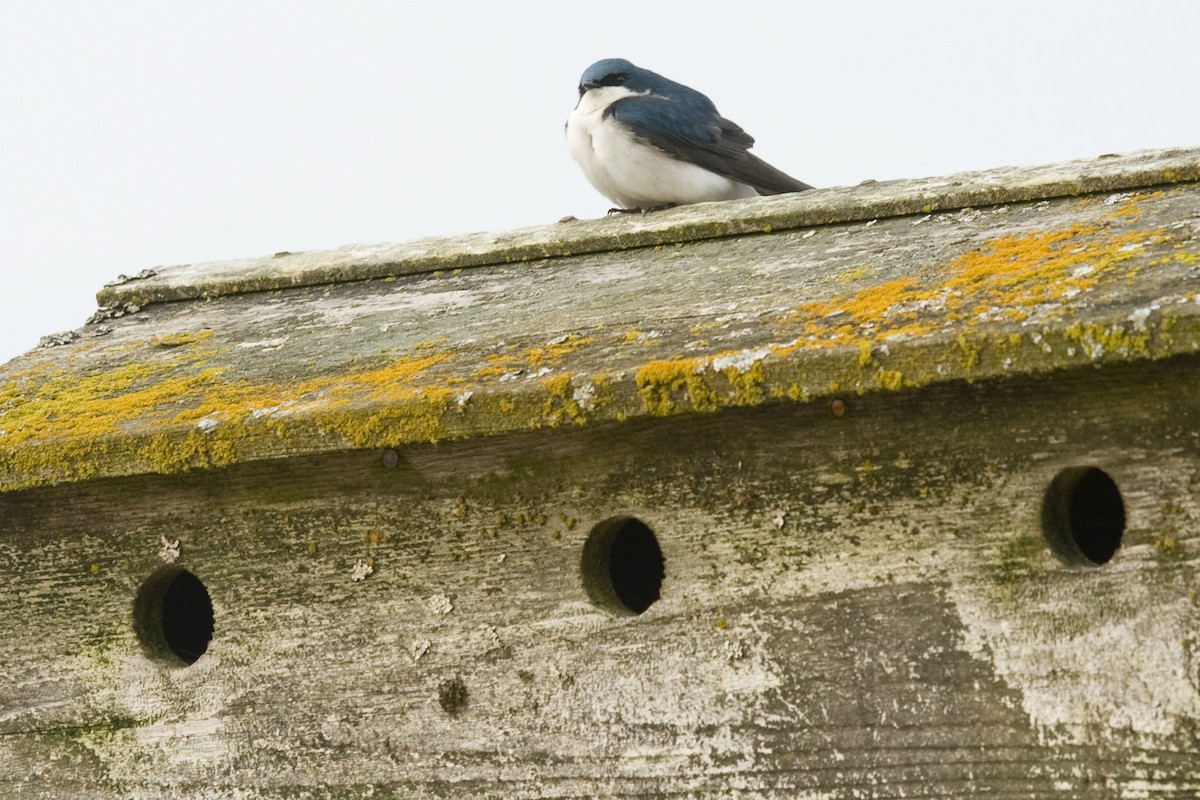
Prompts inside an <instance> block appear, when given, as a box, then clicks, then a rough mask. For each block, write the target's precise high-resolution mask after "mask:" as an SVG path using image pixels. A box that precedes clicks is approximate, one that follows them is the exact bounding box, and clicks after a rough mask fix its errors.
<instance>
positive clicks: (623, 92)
mask: <svg viewBox="0 0 1200 800" xmlns="http://www.w3.org/2000/svg"><path fill="white" fill-rule="evenodd" d="M634 94H636V92H632V91H630V90H629V89H627V88H625V87H623V86H603V87H600V88H597V89H589V90H588V91H586V92H584V94H583V96H582V97H580V98H579V104H578V105H576V106H575V110H574V111H572V112H571V115H570V116H569V117H567V148H568V149H569V150H570V151H571V157H572V158H574V159H575V161H576V162H577V163H578V164H579V166H580V168H582V169H583V174H584V175H585V176H586V177H587V179H588V181H589V182H591V184H592V186H595V187H596V189H597V190H599V192H600V193H601V194H603V195H604V196H605V197H607V198H608V199H609V200H612V201H613V202H614V203H616V204H617V205H618V206H621V207H622V208H652V207H655V206H662V205H669V204H684V203H703V202H707V201H710V200H731V199H733V198H736V197H753V196H755V195H756V194H757V192H755V191H754V189H753V188H751V187H749V186H747V185H746V184H744V183H739V182H737V181H733V180H730V179H729V178H725V177H723V176H721V175H717V174H716V173H713V172H709V171H708V170H706V169H704V168H702V167H698V166H696V165H695V164H690V163H688V162H686V161H680V160H679V159H676V158H672V157H671V156H668V155H667V154H666V153H664V152H662V151H661V150H659V149H658V148H656V147H653V146H651V145H649V144H647V143H645V142H643V141H641V140H639V139H638V138H637V137H635V136H634V135H633V134H632V133H631V132H630V131H629V130H628V129H627V128H625V127H623V126H622V125H620V124H619V123H617V122H616V121H615V120H613V119H611V118H610V119H605V118H604V110H605V109H606V108H608V107H609V106H610V105H612V104H613V103H615V102H616V101H617V100H620V99H621V98H623V97H630V96H632V95H634Z"/></svg>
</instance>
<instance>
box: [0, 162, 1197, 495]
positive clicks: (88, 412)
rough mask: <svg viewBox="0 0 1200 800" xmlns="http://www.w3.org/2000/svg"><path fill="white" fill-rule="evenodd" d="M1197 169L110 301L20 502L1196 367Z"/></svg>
mask: <svg viewBox="0 0 1200 800" xmlns="http://www.w3.org/2000/svg"><path fill="white" fill-rule="evenodd" d="M1198 180H1200V149H1186V150H1170V151H1153V152H1143V153H1137V154H1133V155H1129V156H1105V157H1101V158H1099V159H1095V160H1090V161H1078V162H1070V163H1065V164H1057V165H1052V166H1047V167H1036V168H1020V169H1014V168H1007V169H997V170H990V171H985V172H977V173H966V174H962V175H957V176H951V177H948V178H937V179H926V180H904V181H892V182H886V183H870V184H865V185H861V186H856V187H850V188H836V189H823V190H817V191H813V192H805V193H803V194H797V195H781V196H777V197H770V198H754V199H749V200H741V201H733V202H728V203H719V204H705V205H698V206H690V207H685V208H679V209H674V210H670V211H663V212H658V213H654V214H650V215H646V216H632V215H631V216H620V217H612V218H605V219H599V220H593V221H575V220H570V221H564V222H560V223H558V224H555V225H548V226H542V227H536V228H528V229H524V230H518V231H513V232H509V233H503V234H472V235H465V236H460V237H447V238H436V239H425V240H419V241H415V242H410V243H407V244H400V245H372V246H350V247H344V248H341V249H338V250H333V251H328V252H312V253H277V254H275V255H273V256H268V257H263V258H256V259H247V260H241V261H229V262H218V263H210V264H197V265H187V266H181V267H171V268H166V269H159V270H157V271H156V272H154V273H153V274H151V272H150V271H147V273H144V274H143V275H142V276H138V277H135V278H133V279H127V280H125V281H124V282H121V283H117V284H114V285H111V286H108V287H106V288H104V289H103V290H102V291H101V292H100V293H99V296H98V297H99V300H100V302H101V304H102V306H103V307H102V309H101V311H100V312H99V313H97V315H96V316H95V317H93V319H92V320H90V321H89V322H88V324H86V325H85V326H84V327H82V328H81V329H79V330H78V331H75V332H71V333H68V334H60V335H57V336H54V337H47V340H46V341H45V343H44V344H45V345H46V346H43V347H41V348H39V349H36V350H34V351H32V352H30V353H28V354H26V355H24V356H22V357H20V358H18V359H15V360H13V361H11V362H9V363H8V364H6V365H4V366H3V367H0V491H2V490H14V489H20V488H26V487H32V486H38V485H48V484H55V483H61V482H69V481H78V480H85V479H90V478H94V477H106V476H118V475H129V474H139V473H154V472H157V473H172V472H179V471H183V470H188V469H192V468H197V467H210V466H216V467H220V466H226V465H230V464H234V463H239V462H248V461H254V460H261V459H273V458H280V457H286V456H292V455H300V454H313V453H320V452H329V451H337V450H344V449H353V448H365V447H390V446H397V445H402V444H407V443H417V442H436V441H440V440H447V439H454V438H462V437H472V436H489V435H495V434H502V433H507V432H514V431H521V430H528V429H536V428H543V427H553V426H560V425H590V424H595V423H602V422H611V421H622V420H627V419H631V418H635V417H652V416H661V415H671V414H680V413H691V412H710V411H715V410H718V409H721V408H724V407H730V406H753V405H760V404H766V403H802V402H810V401H813V400H815V399H818V398H828V397H837V396H840V395H845V394H847V393H863V392H876V391H881V392H893V391H902V390H905V389H909V388H913V387H920V386H926V385H930V384H934V383H939V382H946V381H961V380H979V379H984V378H994V377H1001V376H1015V375H1020V374H1027V373H1043V372H1047V371H1053V370H1066V369H1075V368H1080V367H1087V366H1089V365H1093V364H1095V365H1103V364H1110V363H1113V362H1126V361H1136V360H1144V359H1158V358H1164V357H1169V356H1173V355H1176V354H1182V353H1191V352H1195V351H1197V350H1198V349H1200V188H1198V187H1197V181H1198Z"/></svg>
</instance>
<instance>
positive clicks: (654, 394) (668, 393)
mask: <svg viewBox="0 0 1200 800" xmlns="http://www.w3.org/2000/svg"><path fill="white" fill-rule="evenodd" d="M707 364H708V360H707V359H703V358H680V359H672V360H658V361H650V362H648V363H647V364H645V365H644V366H643V367H642V368H641V369H639V370H638V371H637V374H636V375H635V376H634V383H636V384H637V387H638V393H639V394H641V396H642V402H643V404H644V405H645V408H646V411H648V412H649V413H651V414H654V415H656V416H662V415H666V414H671V413H675V412H677V411H681V410H686V407H687V406H690V407H691V409H693V410H695V411H712V410H714V409H716V408H717V394H716V392H714V391H713V390H712V389H711V388H710V387H709V386H708V384H707V383H706V381H705V376H704V372H705V368H706V367H707Z"/></svg>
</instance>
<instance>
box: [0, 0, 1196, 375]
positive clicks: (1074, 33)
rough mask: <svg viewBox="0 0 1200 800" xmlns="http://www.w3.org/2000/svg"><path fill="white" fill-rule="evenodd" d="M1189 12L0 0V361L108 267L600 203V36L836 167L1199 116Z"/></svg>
mask: <svg viewBox="0 0 1200 800" xmlns="http://www.w3.org/2000/svg"><path fill="white" fill-rule="evenodd" d="M414 9H415V10H414ZM1197 31H1200V3H1195V2H1190V0H1178V2H1153V1H1147V0H1143V2H1139V3H1129V2H1049V1H1047V0H1043V1H1042V2H1036V3H1034V2H989V3H979V2H975V3H966V2H927V3H921V2H905V3H901V2H894V0H893V2H839V3H832V2H775V3H768V2H745V3H736V2H729V0H724V2H720V3H715V2H703V1H702V0H691V2H678V3H674V2H673V3H650V2H625V3H623V2H607V3H605V2H600V3H598V2H588V3H571V2H563V1H562V0H559V1H558V2H512V3H507V4H506V3H495V2H491V3H462V2H460V3H453V2H442V3H436V4H434V3H400V2H366V1H365V0H364V1H361V2H356V1H355V0H341V1H340V2H337V3H334V2H324V3H317V2H300V1H297V2H264V1H262V0H255V1H251V2H246V1H245V0H239V2H224V1H221V0H216V1H214V0H206V2H203V3H190V4H187V5H184V4H183V3H169V2H161V0H146V1H145V2H132V1H130V0H114V2H95V1H94V0H88V1H87V2H84V1H83V0H80V1H79V2H65V1H63V0H41V1H40V2H35V0H0V299H2V301H3V313H2V314H0V363H2V362H4V361H7V360H8V359H9V358H11V357H13V356H15V355H17V354H19V353H21V352H23V351H24V350H26V349H28V348H30V347H32V346H34V345H35V344H36V343H37V340H38V338H39V337H40V336H42V335H44V334H48V333H52V332H56V331H61V330H68V329H71V328H75V327H78V326H79V325H81V324H82V323H83V321H84V320H85V319H86V318H87V317H88V315H89V314H91V312H92V311H93V310H94V309H95V305H96V304H95V299H94V294H95V292H96V290H97V289H99V288H100V287H101V285H102V284H104V283H105V282H106V281H108V280H110V279H112V278H113V277H115V276H116V275H117V274H118V273H122V272H124V273H130V274H132V273H135V272H138V271H139V270H141V269H143V268H145V267H152V266H159V265H170V264H179V263H187V262H197V261H206V260H213V259H223V258H238V257H245V256H256V255H263V254H269V253H273V252H276V251H280V250H290V251H298V250H314V249H327V248H333V247H337V246H340V245H344V244H350V243H354V242H385V241H403V240H407V239H413V238H419V237H422V236H428V235H432V234H453V233H457V232H466V231H476V230H503V229H508V228H514V227H523V226H527V225H538V224H544V223H551V222H554V221H555V220H557V219H558V218H560V217H562V216H564V215H567V214H573V215H575V216H578V217H594V216H600V215H602V214H603V213H604V212H605V210H606V209H607V208H608V207H609V203H608V201H606V200H605V199H604V198H602V197H601V196H600V195H599V194H598V193H596V192H595V191H594V190H593V189H592V188H591V187H590V186H589V185H588V184H587V182H586V181H585V180H584V178H583V176H582V175H581V174H580V172H579V170H578V169H577V167H576V166H575V164H574V163H573V162H572V161H571V159H570V157H569V156H568V155H567V152H566V147H565V146H564V143H563V133H562V128H563V122H564V120H565V119H566V116H567V114H568V112H569V111H570V110H571V108H572V107H573V106H574V104H575V100H576V88H575V87H576V84H577V83H578V80H579V75H580V73H582V72H583V70H584V68H585V67H587V66H588V65H589V64H590V63H591V62H593V61H595V60H598V59H600V58H606V57H616V56H619V57H624V58H629V59H631V60H632V61H634V62H635V63H637V64H639V65H641V66H644V67H647V68H649V69H653V70H655V71H657V72H661V73H663V74H664V75H667V76H668V77H670V78H673V79H675V80H678V81H680V82H682V83H686V84H688V85H690V86H692V87H694V88H696V89H699V90H700V91H702V92H704V93H705V94H707V95H709V97H711V98H712V99H713V101H714V102H715V103H716V104H717V107H718V108H719V109H720V111H721V112H722V113H723V114H724V115H725V116H727V117H729V118H731V119H733V120H734V121H735V122H737V123H739V124H740V125H742V127H744V128H745V129H746V130H747V131H749V132H750V133H751V134H752V135H753V136H754V137H756V139H757V140H758V145H757V146H756V148H755V152H756V153H757V154H758V155H760V156H762V157H763V158H765V159H767V160H768V161H770V162H772V163H773V164H775V165H776V166H778V167H779V168H781V169H783V170H784V171H786V172H789V173H791V174H793V175H794V176H796V177H797V178H800V179H801V180H804V181H807V182H809V183H812V184H814V185H817V186H832V185H843V184H855V183H858V182H860V181H862V180H864V179H867V178H875V179H878V180H884V179H889V178H900V177H922V176H928V175H942V174H948V173H952V172H957V171H961V170H966V169H981V168H987V167H994V166H1004V165H1010V164H1036V163H1042V162H1051V161H1058V160H1064V159H1073V158H1083V157H1092V156H1096V155H1100V154H1102V153H1114V152H1128V151H1131V150H1138V149H1143V148H1151V147H1166V146H1181V145H1200V103H1198V102H1197V100H1196V93H1197V88H1196V86H1197V83H1198V79H1200V59H1198V58H1197V55H1196V44H1195V42H1196V36H1197Z"/></svg>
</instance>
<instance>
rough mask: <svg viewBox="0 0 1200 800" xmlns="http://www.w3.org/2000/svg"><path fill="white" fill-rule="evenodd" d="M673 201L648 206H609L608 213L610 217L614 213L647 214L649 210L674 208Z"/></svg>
mask: <svg viewBox="0 0 1200 800" xmlns="http://www.w3.org/2000/svg"><path fill="white" fill-rule="evenodd" d="M674 207H675V203H663V204H662V205H661V206H649V207H648V208H610V209H609V210H608V215H609V216H610V217H611V216H613V215H614V214H649V213H650V212H651V211H662V210H663V209H665V208H674Z"/></svg>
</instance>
